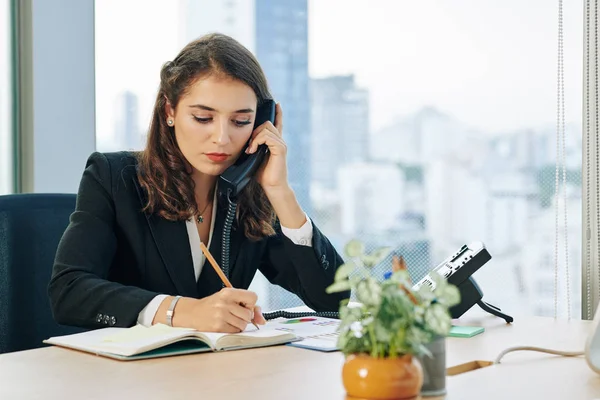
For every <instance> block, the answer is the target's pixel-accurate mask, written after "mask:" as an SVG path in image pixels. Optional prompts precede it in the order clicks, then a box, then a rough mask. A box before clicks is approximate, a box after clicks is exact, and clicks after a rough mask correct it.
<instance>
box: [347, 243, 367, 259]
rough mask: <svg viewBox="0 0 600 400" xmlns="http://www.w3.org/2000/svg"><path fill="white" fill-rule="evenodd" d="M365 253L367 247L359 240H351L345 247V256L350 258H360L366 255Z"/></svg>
mask: <svg viewBox="0 0 600 400" xmlns="http://www.w3.org/2000/svg"><path fill="white" fill-rule="evenodd" d="M364 252H365V245H364V243H363V242H361V241H360V240H358V239H352V240H350V241H349V242H348V243H346V246H345V247H344V254H345V255H346V256H347V257H350V258H354V257H360V256H362V255H363V254H364Z"/></svg>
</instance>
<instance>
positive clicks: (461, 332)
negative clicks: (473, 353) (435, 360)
mask: <svg viewBox="0 0 600 400" xmlns="http://www.w3.org/2000/svg"><path fill="white" fill-rule="evenodd" d="M484 330H485V329H484V328H483V327H481V326H453V327H452V328H450V333H449V334H448V336H449V337H460V338H469V337H473V336H475V335H479V334H480V333H482V332H483V331H484Z"/></svg>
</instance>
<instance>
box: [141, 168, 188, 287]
mask: <svg viewBox="0 0 600 400" xmlns="http://www.w3.org/2000/svg"><path fill="white" fill-rule="evenodd" d="M133 181H134V183H135V186H136V190H137V192H138V196H139V197H140V201H141V203H142V204H144V200H145V195H144V193H143V190H142V189H141V187H140V186H139V183H138V182H137V180H136V179H135V178H134V179H133ZM146 219H147V221H148V224H149V226H150V231H151V232H152V237H153V239H154V242H155V243H156V247H157V248H158V252H159V253H160V256H161V258H162V261H163V263H164V265H165V267H166V269H167V271H168V273H169V276H170V277H171V280H172V281H173V284H174V285H175V288H176V289H177V292H178V294H179V295H181V296H187V297H198V295H197V294H198V292H197V289H196V279H195V277H194V264H193V261H192V251H191V248H190V241H189V237H188V234H187V228H186V226H185V221H168V220H166V219H164V218H162V217H160V216H158V215H146Z"/></svg>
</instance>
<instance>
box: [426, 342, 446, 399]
mask: <svg viewBox="0 0 600 400" xmlns="http://www.w3.org/2000/svg"><path fill="white" fill-rule="evenodd" d="M425 347H427V349H428V350H429V351H430V352H431V357H429V356H427V355H422V356H419V361H420V362H421V366H422V367H423V386H422V387H421V396H422V397H432V396H443V395H445V394H446V338H445V337H438V338H436V339H434V340H433V341H432V342H431V343H429V344H427V345H426V346H425Z"/></svg>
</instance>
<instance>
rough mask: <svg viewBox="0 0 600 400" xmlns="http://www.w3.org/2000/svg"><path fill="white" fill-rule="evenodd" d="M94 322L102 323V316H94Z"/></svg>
mask: <svg viewBox="0 0 600 400" xmlns="http://www.w3.org/2000/svg"><path fill="white" fill-rule="evenodd" d="M96 322H98V323H100V322H102V314H98V315H96Z"/></svg>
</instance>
